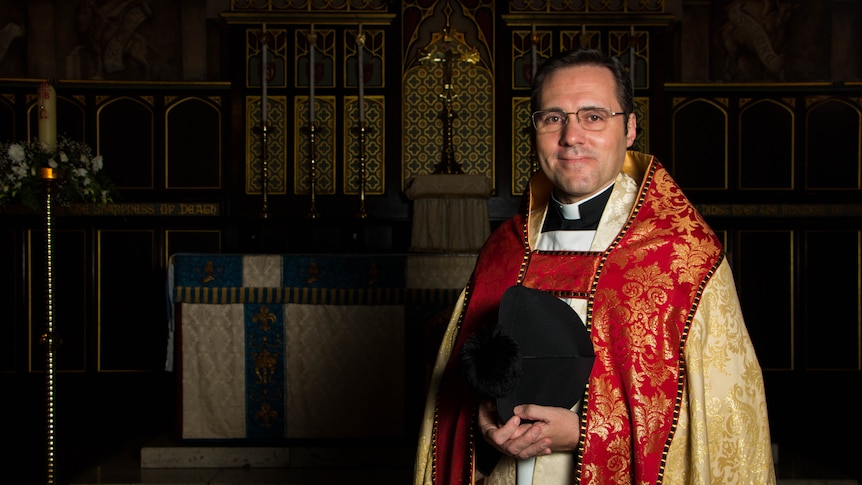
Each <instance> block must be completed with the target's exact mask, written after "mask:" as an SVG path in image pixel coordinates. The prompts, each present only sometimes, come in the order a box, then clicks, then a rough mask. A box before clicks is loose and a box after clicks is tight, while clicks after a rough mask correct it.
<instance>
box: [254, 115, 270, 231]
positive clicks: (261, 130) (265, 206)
mask: <svg viewBox="0 0 862 485" xmlns="http://www.w3.org/2000/svg"><path fill="white" fill-rule="evenodd" d="M254 131H255V133H257V134H258V135H260V178H261V181H260V187H261V188H260V192H261V196H262V204H261V209H260V217H261V218H262V219H268V218H269V149H268V148H267V143H268V142H267V131H268V130H267V126H266V121H264V122H263V123H261V125H260V127H258V128H255V129H254Z"/></svg>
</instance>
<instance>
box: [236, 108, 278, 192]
mask: <svg viewBox="0 0 862 485" xmlns="http://www.w3.org/2000/svg"><path fill="white" fill-rule="evenodd" d="M245 110H246V112H245V139H246V147H245V160H246V164H245V193H246V194H260V193H262V188H263V178H262V172H261V167H262V164H261V157H262V146H263V140H262V137H261V134H260V131H259V130H260V129H259V127H260V123H261V97H260V96H246V103H245ZM266 112H267V114H266V117H267V119H268V120H269V122H268V123H267V130H266V146H267V155H268V158H267V176H268V183H267V193H268V194H270V195H272V194H281V195H283V194H286V193H287V185H288V184H287V175H288V174H287V167H286V166H285V163H286V160H287V126H288V125H287V120H288V117H287V97H286V96H267V97H266Z"/></svg>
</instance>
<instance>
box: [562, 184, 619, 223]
mask: <svg viewBox="0 0 862 485" xmlns="http://www.w3.org/2000/svg"><path fill="white" fill-rule="evenodd" d="M613 184H614V182H613V181H612V182H611V183H609V184H607V185H605V186H604V187H603V188H602V190H599V191H598V192H596V193H595V194H593V195H591V196H589V197H587V198H586V199H584V200H579V201H577V202H572V203H571V204H564V203H563V202H560V201H559V200H557V197H556V196H555V195H554V192H553V191H551V202H552V203H553V204H556V205H557V207H559V208H560V212H561V213H562V215H563V217H564V218H566V219H580V218H581V209H580V205H581V204H584V203H586V202H589V201H590V200H593V199H595V198H596V197H598V196H600V195H602V194H603V193H604V191H605V190H607V189H608V188H610V186H612V185H613Z"/></svg>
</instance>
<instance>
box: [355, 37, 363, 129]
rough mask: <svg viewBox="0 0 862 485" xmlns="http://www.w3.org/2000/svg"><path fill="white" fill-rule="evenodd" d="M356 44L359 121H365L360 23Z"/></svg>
mask: <svg viewBox="0 0 862 485" xmlns="http://www.w3.org/2000/svg"><path fill="white" fill-rule="evenodd" d="M356 46H357V48H358V49H359V52H358V55H359V61H358V64H359V66H358V68H359V71H358V72H359V74H358V75H359V122H360V123H365V61H363V60H362V50H363V48H364V47H365V34H363V33H362V24H359V35H358V36H356Z"/></svg>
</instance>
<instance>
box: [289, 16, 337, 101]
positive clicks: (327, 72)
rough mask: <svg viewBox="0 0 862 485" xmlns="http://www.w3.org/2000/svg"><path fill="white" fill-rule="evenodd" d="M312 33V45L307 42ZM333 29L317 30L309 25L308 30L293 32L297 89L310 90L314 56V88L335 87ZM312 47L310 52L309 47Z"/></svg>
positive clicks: (334, 32)
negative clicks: (311, 66) (311, 65)
mask: <svg viewBox="0 0 862 485" xmlns="http://www.w3.org/2000/svg"><path fill="white" fill-rule="evenodd" d="M312 32H313V33H314V40H313V43H310V42H309V38H310V37H311V34H312ZM335 34H336V31H335V30H333V29H318V28H316V27H315V26H314V24H312V25H311V27H309V28H308V29H298V30H296V31H295V32H294V35H295V45H296V50H295V54H294V59H295V62H294V75H295V76H296V78H295V81H294V85H295V86H296V87H298V88H310V87H311V84H309V79H311V77H310V75H311V70H310V63H311V56H312V54H314V87H315V88H334V87H335V66H336V61H335V53H336V45H335V38H336V36H335ZM312 45H313V46H314V49H313V51H312V49H311V47H312Z"/></svg>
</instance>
